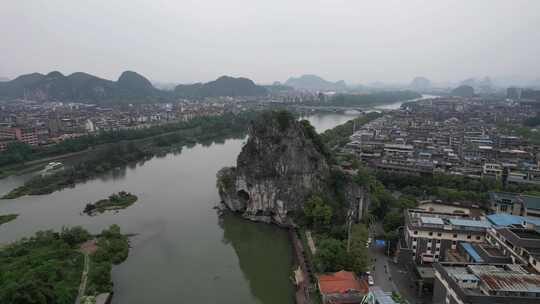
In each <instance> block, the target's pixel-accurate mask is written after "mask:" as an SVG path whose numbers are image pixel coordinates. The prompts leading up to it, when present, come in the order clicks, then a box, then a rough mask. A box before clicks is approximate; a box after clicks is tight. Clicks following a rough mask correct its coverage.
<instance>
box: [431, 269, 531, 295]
mask: <svg viewBox="0 0 540 304" xmlns="http://www.w3.org/2000/svg"><path fill="white" fill-rule="evenodd" d="M434 269H435V283H434V288H433V301H432V303H434V304H435V303H436V304H518V303H519V304H533V303H534V304H537V303H539V302H540V275H538V274H535V273H531V272H529V271H527V270H526V269H525V268H523V267H521V266H520V265H515V264H509V265H501V264H468V263H436V264H435V265H434Z"/></svg>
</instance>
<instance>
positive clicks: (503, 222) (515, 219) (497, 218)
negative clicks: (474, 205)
mask: <svg viewBox="0 0 540 304" xmlns="http://www.w3.org/2000/svg"><path fill="white" fill-rule="evenodd" d="M487 219H488V221H490V222H491V223H493V225H495V226H510V225H519V224H522V223H523V222H528V223H532V224H535V225H537V226H540V218H533V217H528V216H519V215H512V214H508V213H495V214H490V215H488V216H487Z"/></svg>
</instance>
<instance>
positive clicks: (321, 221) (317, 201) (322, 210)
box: [304, 195, 332, 228]
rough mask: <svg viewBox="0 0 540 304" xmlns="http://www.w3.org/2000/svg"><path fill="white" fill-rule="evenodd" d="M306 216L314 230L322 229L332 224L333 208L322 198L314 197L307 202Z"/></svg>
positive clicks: (305, 207)
mask: <svg viewBox="0 0 540 304" xmlns="http://www.w3.org/2000/svg"><path fill="white" fill-rule="evenodd" d="M304 214H305V216H306V219H307V220H308V222H309V223H311V224H312V225H313V227H314V228H320V227H322V226H327V225H329V224H330V221H331V219H332V208H331V207H330V206H329V205H328V204H326V202H324V201H323V199H322V198H321V197H320V196H317V195H314V196H312V197H311V198H309V199H308V201H307V202H306V205H305V206H304Z"/></svg>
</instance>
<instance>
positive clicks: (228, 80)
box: [174, 76, 268, 97]
mask: <svg viewBox="0 0 540 304" xmlns="http://www.w3.org/2000/svg"><path fill="white" fill-rule="evenodd" d="M174 92H175V93H176V94H177V95H178V96H181V97H218V96H231V97H238V96H262V95H266V94H267V93H268V91H267V90H266V88H264V87H262V86H259V85H256V84H255V83H254V82H253V81H252V80H250V79H247V78H242V77H239V78H234V77H229V76H221V77H219V78H218V79H216V80H214V81H210V82H207V83H195V84H187V85H186V84H180V85H178V86H176V88H175V89H174Z"/></svg>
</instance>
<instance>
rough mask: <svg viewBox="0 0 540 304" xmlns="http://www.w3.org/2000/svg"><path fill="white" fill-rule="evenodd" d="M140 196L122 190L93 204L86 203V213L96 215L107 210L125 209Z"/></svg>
mask: <svg viewBox="0 0 540 304" xmlns="http://www.w3.org/2000/svg"><path fill="white" fill-rule="evenodd" d="M137 199H138V197H137V196H136V195H134V194H131V193H129V192H126V191H120V192H118V193H115V194H111V195H109V197H108V198H106V199H101V200H99V201H97V202H95V203H93V204H86V207H84V211H83V212H84V213H86V214H88V215H95V214H97V213H103V212H105V211H107V210H120V209H125V208H127V207H129V206H131V205H133V204H134V203H135V202H136V201H137Z"/></svg>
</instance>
